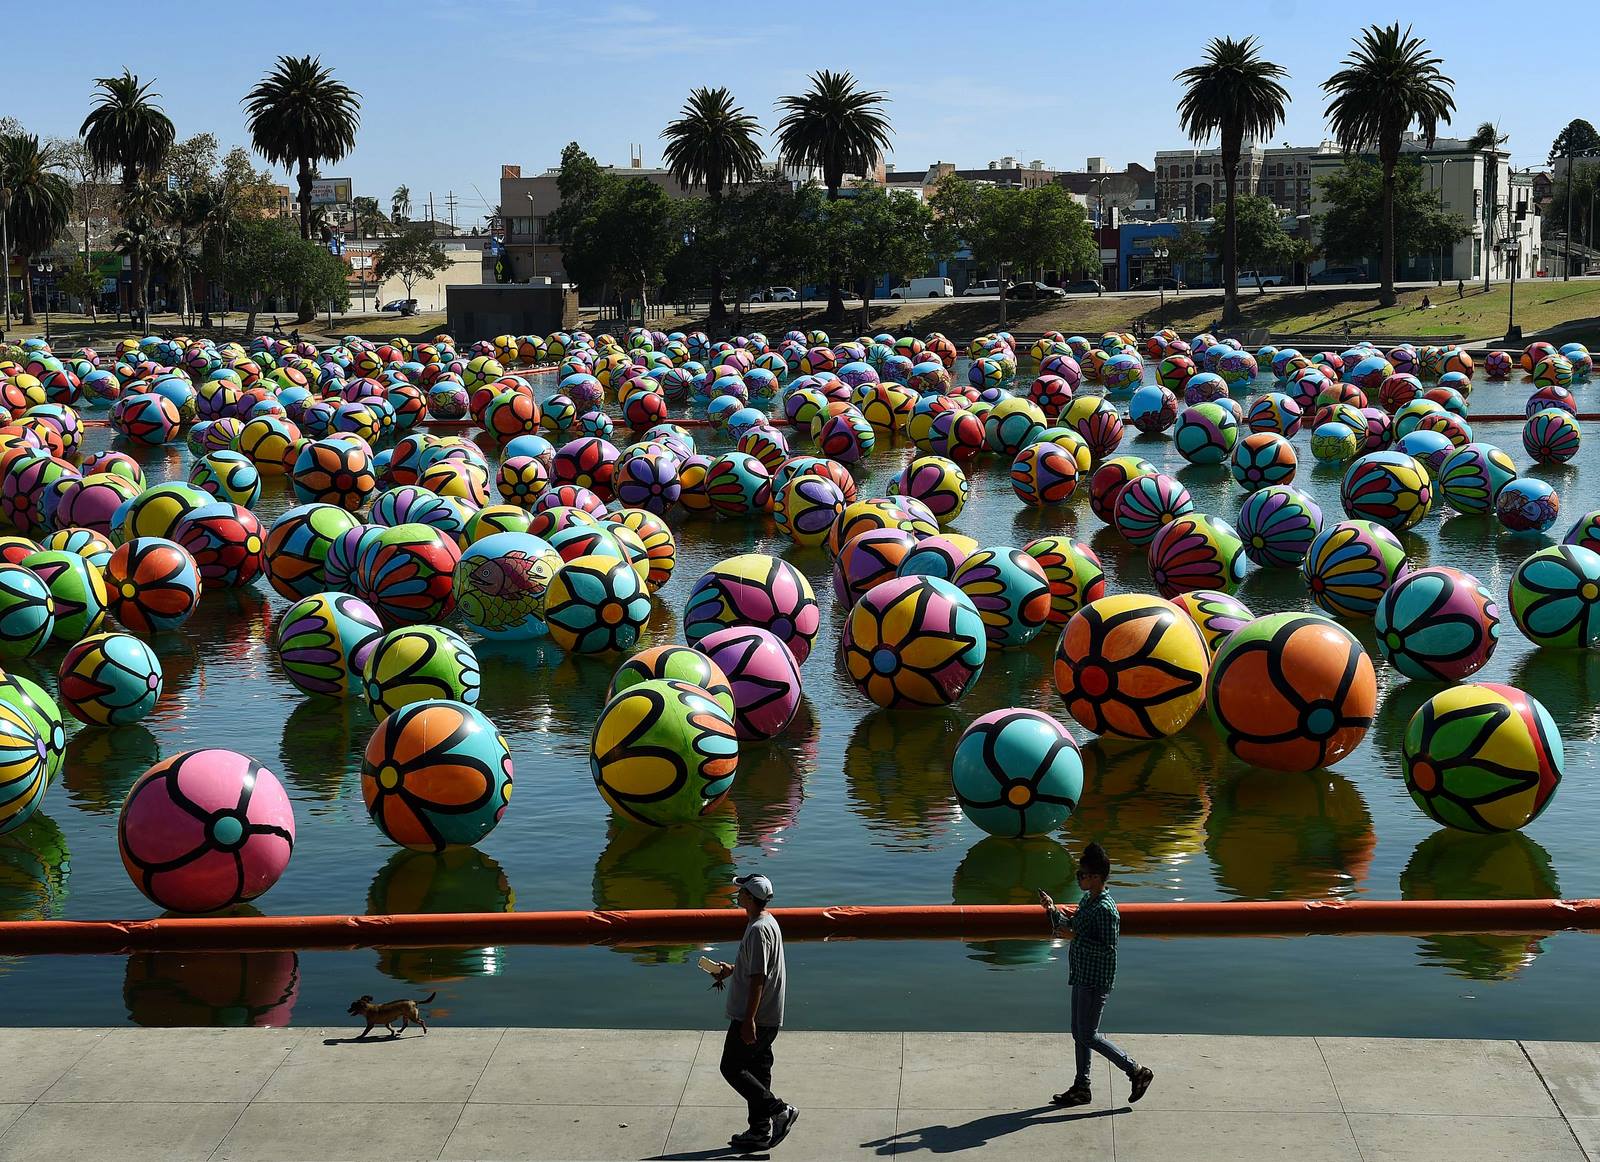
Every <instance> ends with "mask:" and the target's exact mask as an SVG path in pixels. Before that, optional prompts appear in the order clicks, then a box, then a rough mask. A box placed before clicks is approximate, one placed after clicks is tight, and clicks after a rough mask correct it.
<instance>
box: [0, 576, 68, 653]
mask: <svg viewBox="0 0 1600 1162" xmlns="http://www.w3.org/2000/svg"><path fill="white" fill-rule="evenodd" d="M55 624H56V602H55V598H54V597H52V596H51V595H50V588H49V586H47V585H46V584H45V583H44V582H43V581H41V580H39V577H38V575H37V574H36V573H34V572H33V571H32V570H31V569H25V568H23V566H21V565H8V564H0V658H3V659H4V660H5V661H7V662H12V661H17V660H20V659H22V658H28V657H32V656H33V655H34V654H36V653H38V652H39V651H40V650H42V649H43V648H44V647H45V644H46V643H47V642H49V640H50V633H51V631H52V630H53V629H55Z"/></svg>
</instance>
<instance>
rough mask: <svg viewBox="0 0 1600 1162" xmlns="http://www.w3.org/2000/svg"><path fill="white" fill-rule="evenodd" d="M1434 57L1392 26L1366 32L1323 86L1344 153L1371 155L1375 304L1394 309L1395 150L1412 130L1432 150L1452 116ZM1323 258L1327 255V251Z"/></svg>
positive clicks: (1448, 83)
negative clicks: (1376, 192)
mask: <svg viewBox="0 0 1600 1162" xmlns="http://www.w3.org/2000/svg"><path fill="white" fill-rule="evenodd" d="M1443 64H1444V60H1443V59H1442V58H1441V57H1438V56H1436V55H1434V54H1433V53H1432V52H1430V51H1429V49H1428V47H1427V45H1426V44H1425V43H1424V42H1423V40H1422V38H1421V37H1418V36H1413V35H1412V34H1411V29H1410V28H1409V27H1408V28H1406V29H1405V31H1403V32H1402V31H1401V29H1400V25H1399V24H1391V25H1388V26H1386V27H1380V26H1378V25H1376V24H1375V25H1373V26H1372V27H1370V28H1368V29H1367V30H1366V31H1364V32H1363V33H1362V34H1361V36H1360V37H1359V38H1358V39H1357V40H1356V42H1355V48H1354V49H1353V50H1352V51H1351V52H1350V54H1349V55H1348V56H1346V57H1345V58H1344V68H1342V69H1340V70H1339V71H1338V72H1337V73H1335V74H1334V75H1333V76H1331V77H1329V78H1328V79H1327V80H1326V81H1324V82H1323V84H1322V87H1323V89H1324V90H1325V91H1326V92H1327V93H1328V94H1329V95H1330V97H1331V100H1330V101H1329V102H1328V109H1327V118H1328V125H1329V127H1330V128H1331V129H1332V130H1333V135H1334V137H1335V138H1337V139H1338V141H1339V144H1340V145H1341V146H1343V147H1344V151H1345V152H1346V153H1347V154H1349V153H1363V152H1367V151H1372V152H1375V153H1376V154H1377V157H1378V165H1379V167H1380V170H1381V177H1382V181H1383V246H1382V251H1381V257H1380V258H1379V268H1378V279H1379V290H1378V302H1379V303H1380V304H1381V305H1383V306H1386V307H1392V306H1394V304H1395V302H1396V296H1395V293H1394V271H1395V259H1396V250H1395V169H1396V167H1397V166H1398V165H1399V163H1400V145H1401V142H1402V141H1403V140H1404V137H1405V134H1406V132H1407V130H1409V129H1410V128H1411V127H1412V126H1413V125H1415V126H1417V128H1418V129H1419V130H1420V131H1421V134H1422V138H1423V141H1424V142H1425V143H1426V144H1427V147H1428V148H1429V149H1431V148H1433V142H1434V138H1435V136H1436V135H1437V133H1438V129H1439V123H1440V122H1441V121H1443V122H1446V123H1448V122H1449V120H1450V115H1451V114H1452V113H1454V112H1455V108H1456V101H1455V97H1454V96H1452V90H1453V89H1454V88H1455V82H1454V81H1453V80H1451V79H1450V78H1449V77H1447V76H1445V75H1444V73H1443V71H1442V70H1441V69H1440V66H1441V65H1443ZM1330 253H1332V251H1331V250H1330Z"/></svg>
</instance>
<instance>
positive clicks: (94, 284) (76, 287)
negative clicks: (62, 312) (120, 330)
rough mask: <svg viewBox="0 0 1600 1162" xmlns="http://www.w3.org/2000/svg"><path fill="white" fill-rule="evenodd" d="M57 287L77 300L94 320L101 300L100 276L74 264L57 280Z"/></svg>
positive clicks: (79, 264)
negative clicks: (97, 304)
mask: <svg viewBox="0 0 1600 1162" xmlns="http://www.w3.org/2000/svg"><path fill="white" fill-rule="evenodd" d="M56 286H57V287H59V288H60V289H61V293H62V294H64V295H66V296H67V297H68V298H74V299H77V300H78V302H79V303H80V304H82V306H83V311H84V313H85V314H87V315H88V316H89V318H90V319H91V320H92V319H93V318H94V316H95V305H96V303H97V302H98V301H99V299H100V276H99V275H98V274H96V273H95V272H94V271H93V270H90V269H89V268H88V267H87V266H85V265H83V264H82V263H78V262H74V263H73V264H72V265H70V266H68V267H67V269H66V270H64V271H62V272H61V274H60V275H58V276H57V278H56Z"/></svg>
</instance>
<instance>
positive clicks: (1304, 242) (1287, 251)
mask: <svg viewBox="0 0 1600 1162" xmlns="http://www.w3.org/2000/svg"><path fill="white" fill-rule="evenodd" d="M1321 253H1322V247H1321V246H1319V245H1317V244H1316V243H1315V242H1313V241H1312V240H1311V239H1310V238H1299V237H1291V238H1290V239H1289V241H1288V243H1287V244H1286V245H1285V246H1284V248H1283V259H1284V261H1285V262H1287V263H1289V264H1290V266H1292V267H1295V268H1297V269H1298V270H1299V272H1300V285H1301V286H1302V287H1303V288H1305V289H1306V290H1310V289H1311V264H1312V263H1313V262H1315V261H1316V260H1317V256H1318V255H1319V254H1321ZM1291 273H1292V272H1291Z"/></svg>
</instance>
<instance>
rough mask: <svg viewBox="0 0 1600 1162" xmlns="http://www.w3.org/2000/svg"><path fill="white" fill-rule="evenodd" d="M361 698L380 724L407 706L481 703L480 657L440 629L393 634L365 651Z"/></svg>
mask: <svg viewBox="0 0 1600 1162" xmlns="http://www.w3.org/2000/svg"><path fill="white" fill-rule="evenodd" d="M365 653H366V660H365V662H364V663H363V664H362V666H361V692H362V694H363V695H364V696H365V697H366V700H367V705H368V706H369V707H370V708H371V710H372V714H373V717H374V718H376V719H377V720H378V721H379V722H382V721H384V719H385V718H387V717H388V716H389V715H390V714H393V713H394V712H395V711H397V710H399V709H401V708H402V707H404V706H410V705H413V704H415V703H418V702H426V701H449V702H461V703H465V704H467V705H472V704H474V703H476V702H477V701H478V689H479V686H480V685H481V672H480V670H479V667H478V656H477V654H475V653H473V652H472V647H471V646H470V645H468V644H467V641H466V639H465V638H463V637H462V636H461V635H460V634H458V633H456V632H455V631H454V630H450V629H446V628H444V627H443V626H440V625H411V626H403V627H401V628H400V629H393V630H390V631H389V632H388V633H386V634H384V635H383V636H382V637H380V638H378V640H377V641H376V642H373V643H371V644H370V646H368V647H367V648H366V650H365Z"/></svg>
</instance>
